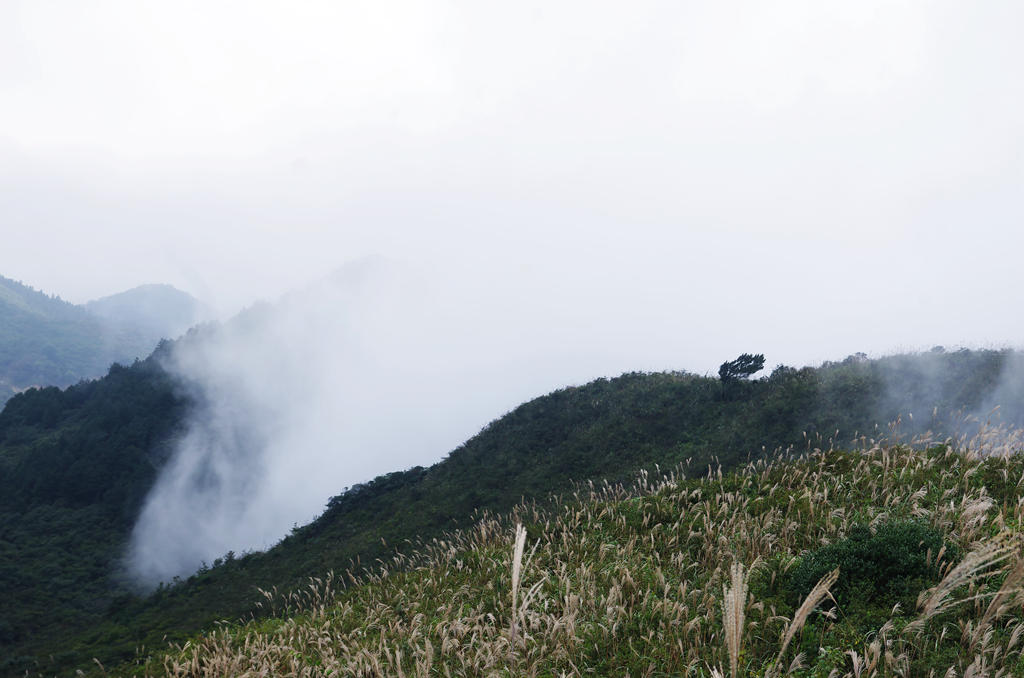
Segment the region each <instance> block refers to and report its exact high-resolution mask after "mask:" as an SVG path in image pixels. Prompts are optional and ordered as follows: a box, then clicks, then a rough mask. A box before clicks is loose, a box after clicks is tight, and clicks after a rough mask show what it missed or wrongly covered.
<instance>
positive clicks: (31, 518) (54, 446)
mask: <svg viewBox="0 0 1024 678" xmlns="http://www.w3.org/2000/svg"><path fill="white" fill-rule="evenodd" d="M171 350H173V345H172V344H169V343H165V344H163V345H162V346H161V348H160V349H159V350H158V352H157V355H155V356H154V357H151V358H150V359H147V360H145V361H140V362H136V363H135V364H133V365H131V366H127V367H123V366H119V365H115V366H114V367H113V368H111V369H110V372H109V374H108V375H107V376H106V377H105V378H103V379H101V380H98V381H95V382H87V383H82V384H78V385H76V386H72V387H71V388H68V389H66V390H63V391H62V390H59V389H56V388H46V389H33V390H30V391H28V392H25V393H22V394H20V395H18V396H16V397H14V398H12V399H11V400H10V401H9V402H8V404H7V407H6V408H5V409H4V410H3V412H2V413H0V514H2V518H0V606H2V607H0V657H3V658H4V659H3V664H2V673H3V674H4V675H21V674H23V673H24V672H25V671H29V672H30V673H32V674H35V673H37V672H38V673H43V674H54V673H63V674H69V675H70V674H73V673H74V670H75V669H79V668H81V669H83V670H91V669H94V668H95V664H92V663H91V660H92V658H93V657H96V658H98V659H99V660H100V662H102V663H103V664H104V665H106V666H112V665H116V664H118V663H121V662H125V661H130V660H132V659H133V657H135V655H136V651H137V648H139V647H142V646H145V647H146V648H160V647H164V646H166V643H167V642H169V641H180V640H183V639H185V638H187V637H188V636H189V635H192V634H194V633H196V632H197V631H198V630H200V629H202V628H206V627H209V626H210V625H211V624H212V623H213V622H214V621H216V620H219V619H237V618H240V617H247V616H250V615H259V614H262V612H263V611H262V609H259V608H257V607H256V606H255V603H256V601H257V599H258V598H260V596H259V595H258V593H257V590H256V587H260V588H263V589H271V588H272V587H275V586H276V587H277V588H278V589H279V590H282V591H283V590H287V589H288V588H289V587H294V586H298V585H301V584H302V583H303V582H304V579H305V578H306V577H309V576H316V575H320V574H322V573H323V572H325V571H327V570H335V571H343V570H345V569H356V570H357V569H359V568H360V567H361V566H363V565H365V564H372V563H374V562H375V559H377V558H382V557H385V556H387V555H388V554H390V553H392V551H393V549H395V548H398V549H401V548H408V547H409V545H410V542H415V541H416V540H418V539H422V540H429V539H430V538H431V537H433V536H436V535H439V534H441V532H442V531H444V530H447V529H450V528H452V527H457V526H460V525H466V524H468V523H469V522H470V521H472V520H473V516H474V515H478V514H479V512H480V511H489V512H502V511H506V510H508V509H510V508H511V507H512V506H514V505H515V504H516V503H518V502H519V501H520V500H521V499H524V498H525V499H528V500H530V499H532V500H536V501H539V502H544V501H548V500H549V498H550V497H551V495H552V494H553V493H565V492H571V491H572V489H573V488H574V487H575V485H576V483H580V482H585V481H587V480H597V481H600V480H608V481H619V480H630V479H632V478H633V477H635V475H636V473H637V472H638V471H639V470H641V469H652V468H654V467H655V465H660V467H662V468H667V467H673V466H675V465H678V464H687V463H688V468H689V469H690V473H691V474H698V475H699V474H702V473H704V472H706V470H707V468H708V467H709V465H718V464H720V465H721V466H722V467H723V468H725V469H728V468H731V467H734V466H736V465H737V464H739V463H741V462H743V461H745V460H747V459H749V458H753V457H757V456H759V455H762V454H765V453H766V451H772V450H775V449H777V448H787V447H792V448H794V449H795V450H797V451H801V450H807V449H810V448H813V447H822V448H827V447H831V446H837V447H846V446H849V445H850V441H851V440H852V439H853V438H855V437H857V436H867V437H881V436H891V435H892V432H891V431H890V430H889V428H888V423H889V422H893V421H895V420H896V419H897V417H899V418H900V421H901V425H900V432H901V433H903V434H905V435H910V434H912V433H914V432H921V431H924V430H927V429H934V430H937V431H938V432H939V435H946V434H951V433H953V432H954V429H955V428H956V427H957V426H958V425H959V424H958V416H957V415H954V414H951V413H954V412H956V411H961V412H963V413H966V412H975V411H982V412H985V411H988V409H990V408H991V407H992V406H994V405H995V404H1002V405H1003V408H1002V415H1001V416H1002V421H1004V422H1006V423H1015V422H1017V421H1018V420H1019V418H1020V414H1021V411H1022V408H1021V406H1020V405H1021V400H1020V398H1019V396H1020V393H1019V390H1018V389H1017V388H1016V384H1017V383H1018V381H1017V380H1016V379H1015V377H1016V375H1018V374H1019V371H1018V366H1019V362H1020V356H1019V355H1018V354H1017V353H1014V352H1012V351H995V350H986V351H968V350H961V351H955V352H947V351H944V350H942V349H941V348H936V349H934V350H933V351H931V352H927V353H923V354H915V355H901V356H892V357H887V358H882V359H878V360H868V359H866V358H865V357H863V356H860V355H855V356H851V357H849V358H847V359H846V360H844V361H841V362H835V363H826V364H824V365H822V366H820V367H817V368H810V367H805V368H800V369H798V368H793V367H786V366H778V367H776V368H775V369H774V370H772V371H771V372H770V374H768V375H767V376H765V377H763V378H760V379H749V378H747V377H748V376H749V372H744V371H743V370H744V369H746V367H748V366H749V365H748V362H749V361H748V362H744V363H743V365H740V368H741V369H740V371H739V372H733V371H731V372H730V375H731V377H732V378H729V379H726V380H722V379H718V378H712V377H707V376H698V375H694V374H689V373H684V372H665V373H631V374H625V375H622V376H620V377H617V378H612V379H598V380H596V381H593V382H591V383H588V384H586V385H583V386H576V387H570V388H565V389H561V390H558V391H555V392H553V393H550V394H548V395H545V396H542V397H539V398H536V399H534V400H531V401H529V402H527V403H525V404H523V405H521V406H519V407H517V408H516V409H515V410H513V411H512V412H509V413H508V414H506V415H504V416H502V417H500V418H498V419H496V420H495V421H493V422H492V423H491V424H489V425H488V426H486V427H485V428H484V429H483V430H482V431H480V433H479V434H477V435H476V436H474V437H473V438H471V439H470V440H468V441H467V442H465V443H464V444H463V445H461V446H460V447H458V448H457V449H455V450H453V451H451V452H450V453H449V454H448V456H447V457H446V458H445V459H444V460H443V461H441V462H439V463H437V464H436V465H434V466H432V467H430V468H421V467H416V468H412V469H408V470H404V471H396V472H394V473H390V474H388V475H385V476H382V477H379V478H376V479H374V480H372V481H369V482H367V483H365V484H360V485H356V486H354V487H352V488H347V489H346V490H345V491H344V492H341V491H342V488H339V492H341V493H340V494H339V495H338V496H336V497H334V498H333V499H331V500H330V502H329V504H328V505H327V506H326V507H325V511H324V513H323V514H322V515H321V516H320V517H319V518H318V519H317V520H315V521H314V522H312V523H311V524H309V525H306V526H302V527H297V528H296V529H295V530H293V532H292V533H291V534H290V535H288V536H287V537H285V538H284V539H283V540H282V541H281V542H280V543H279V544H278V545H277V546H276V547H274V548H272V549H270V550H269V551H267V552H262V553H250V554H225V557H224V558H223V559H221V560H219V561H218V562H216V563H211V564H210V566H209V567H207V568H205V569H204V570H202V571H201V572H198V573H196V574H195V575H193V576H191V577H189V578H188V579H187V580H185V581H177V582H171V583H170V584H169V585H164V586H161V587H160V588H159V589H158V590H157V591H156V592H155V593H152V594H149V595H141V594H138V593H136V592H134V591H133V589H132V587H131V585H130V583H129V582H127V581H125V580H124V578H123V575H122V570H121V565H120V559H121V557H122V555H123V554H124V552H125V547H126V544H127V539H128V536H129V533H130V530H131V528H132V525H133V522H134V518H135V516H136V515H137V514H138V511H139V509H140V506H141V503H142V501H143V500H144V498H145V496H146V493H147V492H148V490H149V488H150V487H151V486H152V484H153V482H154V479H155V477H156V473H157V471H158V469H159V467H160V465H161V463H162V462H163V461H164V460H165V459H166V458H167V455H168V454H169V453H170V451H171V449H172V448H173V443H174V439H175V436H176V435H178V434H179V433H180V432H181V431H182V427H183V425H184V422H185V419H186V417H187V413H188V412H189V408H190V407H191V404H190V402H189V401H188V399H187V397H185V396H184V395H183V394H185V393H187V392H188V389H187V385H186V384H178V383H176V382H175V381H174V380H173V379H172V378H171V377H170V376H169V375H168V374H167V373H165V372H164V371H163V369H162V368H161V367H160V356H161V355H162V354H164V353H165V352H167V351H171ZM749 357H752V358H753V357H757V356H749ZM467 397H472V394H467ZM1013 398H1017V400H1013ZM997 401H998V402H997ZM911 413H913V415H914V416H913V417H911ZM837 432H838V433H837ZM311 472H314V470H311Z"/></svg>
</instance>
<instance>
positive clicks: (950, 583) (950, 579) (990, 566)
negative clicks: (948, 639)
mask: <svg viewBox="0 0 1024 678" xmlns="http://www.w3.org/2000/svg"><path fill="white" fill-rule="evenodd" d="M1017 548H1018V545H1017V539H1015V538H1014V537H1013V535H1011V534H1009V533H1007V532H1001V533H999V534H997V535H996V536H995V537H993V538H992V539H989V540H987V541H985V542H984V543H983V544H982V545H981V546H979V547H978V548H976V549H974V550H973V551H971V552H970V553H968V554H967V555H966V556H964V559H963V560H961V561H960V563H959V564H958V565H957V566H956V567H954V568H953V569H952V570H950V571H949V573H948V574H947V575H946V576H945V577H943V578H942V581H940V582H939V583H938V584H937V585H936V586H934V587H933V588H931V589H929V590H928V591H922V592H921V595H920V596H919V598H918V603H917V605H918V608H919V609H920V610H921V614H920V616H918V618H917V619H916V620H914V621H913V622H911V623H910V624H908V625H907V628H906V630H907V631H916V632H920V631H921V630H923V628H924V625H925V623H926V622H927V621H928V620H929V619H931V618H932V617H934V616H935V615H937V614H940V613H942V612H945V611H946V610H949V609H950V608H953V607H955V606H957V605H959V604H960V603H965V602H967V601H969V600H973V599H976V598H978V597H979V596H969V597H967V598H960V599H954V598H953V597H952V595H953V592H954V591H956V590H957V589H958V588H960V587H962V586H967V585H971V584H977V583H978V582H979V581H981V580H982V579H986V578H988V577H990V576H992V575H994V574H996V573H998V572H1000V571H1002V569H1003V568H1002V567H998V568H996V567H994V566H996V565H1000V564H1001V563H1003V562H1004V561H1005V560H1007V559H1008V558H1010V557H1011V556H1012V555H1013V552H1014V551H1015V550H1016V549H1017Z"/></svg>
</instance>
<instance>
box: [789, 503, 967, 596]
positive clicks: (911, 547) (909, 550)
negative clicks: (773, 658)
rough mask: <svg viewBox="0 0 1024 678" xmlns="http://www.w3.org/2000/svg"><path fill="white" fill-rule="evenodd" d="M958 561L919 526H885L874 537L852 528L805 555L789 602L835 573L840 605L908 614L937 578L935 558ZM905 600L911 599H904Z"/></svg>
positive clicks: (953, 550)
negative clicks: (900, 609)
mask: <svg viewBox="0 0 1024 678" xmlns="http://www.w3.org/2000/svg"><path fill="white" fill-rule="evenodd" d="M940 553H941V554H942V555H943V556H944V557H946V558H948V559H950V560H958V559H959V557H958V556H959V552H958V549H957V547H956V545H955V544H947V543H945V542H944V541H943V537H942V532H940V531H939V530H937V529H935V528H932V527H930V526H929V525H927V524H926V523H924V522H921V521H908V522H885V523H882V524H881V525H879V526H878V527H877V528H876V530H875V531H874V532H872V530H871V528H870V527H869V526H868V525H854V526H853V527H852V528H851V529H850V531H849V534H848V535H847V536H846V537H845V538H843V539H840V540H838V541H836V542H834V543H830V544H827V545H825V546H822V547H820V548H818V549H814V550H813V551H811V552H810V553H808V554H806V555H805V556H804V557H803V558H802V559H801V560H800V564H799V565H798V566H797V567H795V568H794V569H793V572H792V573H791V574H790V577H789V589H790V591H791V593H792V595H793V597H792V599H791V602H793V603H794V604H798V600H802V599H803V598H804V597H805V596H807V594H808V593H810V591H811V589H813V588H814V585H815V584H817V583H818V582H819V581H820V580H821V578H822V577H824V576H825V575H826V574H828V573H829V572H831V571H832V570H835V569H838V570H839V572H840V575H839V579H838V580H837V581H836V584H835V586H833V587H832V595H833V596H834V597H835V599H836V601H837V602H838V603H839V604H840V605H844V606H846V607H849V606H850V605H851V604H854V603H857V604H863V603H872V604H874V603H878V602H879V601H882V604H883V605H889V607H892V605H894V604H896V603H900V604H902V605H903V607H904V609H912V608H913V605H914V599H913V597H914V596H916V595H917V592H918V591H920V590H921V589H923V588H926V587H927V586H929V585H933V584H935V583H937V582H938V580H939V579H941V576H940V573H939V567H938V558H937V556H938V555H939V554H940ZM908 596H910V598H908Z"/></svg>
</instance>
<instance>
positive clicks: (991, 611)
mask: <svg viewBox="0 0 1024 678" xmlns="http://www.w3.org/2000/svg"><path fill="white" fill-rule="evenodd" d="M1021 582H1024V558H1021V557H1019V555H1018V557H1017V562H1016V564H1015V565H1014V567H1013V570H1011V571H1010V574H1008V575H1006V579H1005V580H1003V585H1002V586H1001V587H999V591H998V593H996V595H995V597H994V598H993V599H992V602H991V603H989V606H988V608H987V609H986V610H985V614H984V615H982V617H981V621H979V622H978V626H977V628H976V629H975V630H974V633H973V635H972V636H971V645H970V646H971V649H972V650H973V649H974V647H975V646H977V644H978V641H979V640H981V638H982V636H983V635H984V634H985V632H986V631H988V629H989V628H990V626H991V624H992V621H993V620H995V619H997V618H999V617H1001V616H1002V615H1003V614H1005V613H1006V608H1007V607H1008V605H1007V600H1009V599H1010V598H1011V597H1012V596H1015V595H1016V594H1018V593H1020V591H1021ZM964 640H966V635H965V637H964Z"/></svg>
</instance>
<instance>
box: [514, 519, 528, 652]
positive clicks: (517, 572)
mask: <svg viewBox="0 0 1024 678" xmlns="http://www.w3.org/2000/svg"><path fill="white" fill-rule="evenodd" d="M525 549H526V528H525V527H523V524H522V523H516V539H515V545H514V546H513V547H512V629H511V638H512V651H513V652H514V651H515V647H516V619H517V614H518V609H517V605H518V602H519V578H520V577H521V576H522V574H523V551H524V550H525Z"/></svg>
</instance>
